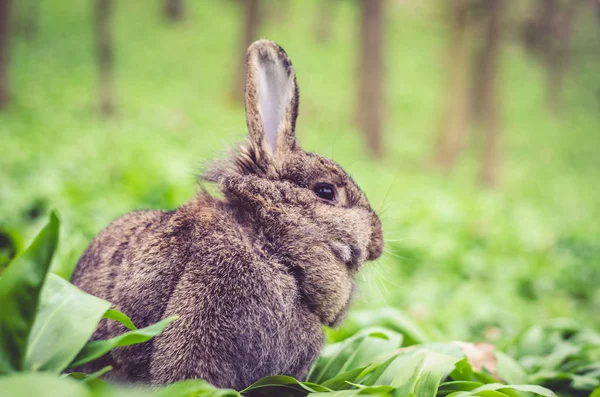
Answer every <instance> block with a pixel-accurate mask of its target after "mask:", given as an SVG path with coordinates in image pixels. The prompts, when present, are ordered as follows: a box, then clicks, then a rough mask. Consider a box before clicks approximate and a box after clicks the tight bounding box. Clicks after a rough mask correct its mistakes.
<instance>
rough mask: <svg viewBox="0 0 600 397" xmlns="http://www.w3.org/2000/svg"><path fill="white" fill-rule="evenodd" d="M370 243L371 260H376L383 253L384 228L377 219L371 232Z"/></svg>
mask: <svg viewBox="0 0 600 397" xmlns="http://www.w3.org/2000/svg"><path fill="white" fill-rule="evenodd" d="M370 240H371V241H370V243H369V258H368V259H369V260H370V261H372V260H375V259H377V258H379V257H380V256H381V253H382V252H383V228H382V227H381V221H380V220H379V218H377V217H375V218H374V221H373V227H372V231H371V239H370Z"/></svg>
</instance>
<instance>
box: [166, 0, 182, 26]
mask: <svg viewBox="0 0 600 397" xmlns="http://www.w3.org/2000/svg"><path fill="white" fill-rule="evenodd" d="M163 10H164V13H165V16H166V17H167V19H169V20H171V21H174V22H178V21H181V20H182V19H183V0H165V4H164V8H163Z"/></svg>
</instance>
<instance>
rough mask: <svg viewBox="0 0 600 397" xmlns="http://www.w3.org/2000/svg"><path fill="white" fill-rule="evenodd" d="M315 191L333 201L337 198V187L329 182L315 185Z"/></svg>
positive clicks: (324, 198) (325, 198)
mask: <svg viewBox="0 0 600 397" xmlns="http://www.w3.org/2000/svg"><path fill="white" fill-rule="evenodd" d="M313 191H314V192H315V194H316V195H317V196H319V197H320V198H322V199H323V200H327V201H333V200H334V199H335V188H334V187H333V185H330V184H329V183H318V184H316V185H315V187H313Z"/></svg>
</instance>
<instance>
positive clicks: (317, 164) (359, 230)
mask: <svg viewBox="0 0 600 397" xmlns="http://www.w3.org/2000/svg"><path fill="white" fill-rule="evenodd" d="M246 67H247V72H246V86H245V109H246V121H247V127H248V136H247V139H246V140H245V142H244V143H242V144H241V145H240V146H239V147H237V148H236V149H234V150H233V151H232V152H231V153H230V154H229V155H227V156H226V157H225V158H224V159H221V160H217V161H214V162H212V163H210V166H208V167H207V170H206V171H205V172H204V173H203V174H202V175H201V178H202V179H203V180H205V181H208V182H213V183H216V184H217V186H218V187H219V188H220V191H221V192H222V193H223V194H222V198H215V197H213V196H211V195H210V194H209V193H208V192H207V191H206V190H202V191H201V192H199V193H198V194H197V196H196V197H195V198H194V199H193V200H191V201H190V202H188V203H187V204H184V205H183V206H182V207H180V208H178V209H176V210H174V211H150V210H148V211H136V212H132V213H129V214H126V215H124V216H122V217H121V218H119V219H117V220H116V221H114V222H113V223H112V224H110V225H109V226H108V227H107V228H106V229H104V230H103V231H102V232H100V234H99V235H98V236H97V237H96V238H95V239H94V240H93V241H92V243H91V244H90V246H89V247H88V249H87V250H86V251H85V253H84V254H83V255H82V257H81V258H80V260H79V262H78V264H77V267H76V270H75V272H74V275H73V279H72V281H73V283H74V284H75V285H76V286H78V287H79V288H81V289H82V290H84V291H86V292H88V293H90V294H93V295H96V296H98V297H101V298H103V299H106V300H108V301H110V302H112V303H113V304H114V306H115V307H116V308H117V309H118V310H121V311H123V312H124V313H127V314H129V315H130V316H131V318H132V320H133V322H134V323H135V324H136V325H137V326H139V327H143V326H148V325H150V324H152V323H155V322H157V321H159V320H161V319H163V318H165V317H167V316H171V315H178V316H179V318H178V320H177V321H175V322H174V323H172V324H171V325H169V327H168V328H167V329H166V330H165V331H164V332H163V333H161V334H160V335H158V336H157V337H155V338H154V339H152V340H151V341H149V342H147V343H143V344H139V345H135V346H128V347H124V348H119V349H116V350H113V351H112V352H111V353H109V354H108V355H107V356H105V357H104V358H102V359H100V360H97V361H96V362H95V363H94V364H93V365H92V366H91V367H90V369H97V368H99V367H100V366H103V365H108V364H110V365H112V366H113V370H112V371H110V372H109V373H108V374H107V378H109V379H113V380H116V381H127V382H143V383H149V384H167V383H171V382H175V381H179V380H184V379H193V378H201V379H205V380H207V381H208V382H210V383H211V384H213V385H214V386H217V387H223V388H233V389H237V390H241V389H243V388H245V387H247V386H248V385H250V384H252V383H253V382H255V381H256V380H258V379H260V378H262V377H265V376H270V375H289V376H293V377H295V378H297V379H300V380H301V379H304V378H305V377H306V374H307V372H308V370H309V368H310V366H311V364H312V363H313V362H314V361H315V359H316V358H317V357H318V355H319V353H320V350H321V348H322V346H323V343H324V333H323V325H327V326H336V325H338V324H339V323H340V322H341V321H342V319H343V318H344V315H345V313H346V311H347V309H348V305H349V303H350V300H351V297H352V295H353V290H354V282H353V278H354V276H355V274H356V273H357V272H358V270H359V269H360V267H361V265H362V264H363V263H364V262H365V261H367V260H374V259H376V258H378V257H379V256H380V255H381V252H382V250H383V230H382V225H381V222H380V220H379V218H378V216H377V214H376V213H375V212H374V211H373V210H372V208H371V206H370V205H369V202H368V201H367V198H366V196H365V195H364V194H363V192H361V190H360V189H359V187H358V186H357V185H356V183H355V182H354V181H353V180H352V178H351V177H350V176H349V175H348V174H347V173H346V172H345V171H344V170H343V169H342V168H341V167H340V166H339V165H337V164H336V163H334V162H333V161H331V160H329V159H327V158H325V157H322V156H320V155H318V154H314V153H308V152H305V151H303V150H302V149H301V148H300V146H299V145H298V142H297V141H296V135H295V127H296V118H297V116H298V103H299V92H298V87H297V85H296V77H295V74H294V68H293V67H292V63H291V62H290V59H289V58H288V56H287V54H286V53H285V51H284V50H283V49H282V48H281V47H279V46H278V45H277V44H275V43H274V42H271V41H267V40H259V41H256V42H254V43H253V44H252V45H251V46H250V47H249V49H248V52H247V55H246ZM123 331H125V328H124V327H123V326H122V325H121V324H119V323H117V322H108V321H107V320H102V322H101V323H100V325H99V328H98V330H97V331H96V333H95V335H94V339H106V338H110V337H113V336H116V335H118V334H119V333H121V332H123Z"/></svg>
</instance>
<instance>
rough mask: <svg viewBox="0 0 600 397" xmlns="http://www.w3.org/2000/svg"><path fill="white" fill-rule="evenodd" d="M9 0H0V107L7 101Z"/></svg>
mask: <svg viewBox="0 0 600 397" xmlns="http://www.w3.org/2000/svg"><path fill="white" fill-rule="evenodd" d="M9 19H10V0H0V109H3V108H4V107H5V106H6V104H7V103H8V37H9V28H8V21H9Z"/></svg>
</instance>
